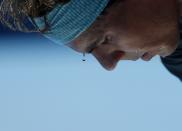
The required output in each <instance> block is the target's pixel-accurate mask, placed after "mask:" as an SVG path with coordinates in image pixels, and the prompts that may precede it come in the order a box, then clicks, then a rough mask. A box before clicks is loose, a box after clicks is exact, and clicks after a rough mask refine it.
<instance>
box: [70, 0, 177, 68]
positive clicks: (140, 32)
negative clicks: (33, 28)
mask: <svg viewBox="0 0 182 131" xmlns="http://www.w3.org/2000/svg"><path fill="white" fill-rule="evenodd" d="M111 1H112V2H111V3H112V5H111V6H109V7H108V8H106V9H105V11H104V14H103V15H101V16H99V17H98V18H97V20H96V21H95V22H94V23H93V24H92V25H91V26H90V27H89V28H88V29H87V30H86V31H84V32H83V33H82V34H81V35H80V36H79V37H77V38H76V39H75V40H73V41H72V42H71V43H69V44H68V46H69V47H71V48H73V49H74V50H76V51H78V52H81V53H92V54H93V55H94V56H95V57H96V59H97V60H98V61H99V62H100V64H101V65H102V66H103V67H104V68H106V69H107V70H112V69H114V67H115V66H116V64H117V62H118V61H119V60H137V59H138V58H142V59H143V60H150V59H151V58H152V57H154V56H155V55H160V56H162V57H165V56H168V55H170V54H171V53H172V52H174V50H175V49H176V47H177V43H178V36H179V35H178V17H179V12H178V6H177V5H178V4H177V1H175V0H160V1H153V0H140V1H139V0H111ZM111 3H110V4H111Z"/></svg>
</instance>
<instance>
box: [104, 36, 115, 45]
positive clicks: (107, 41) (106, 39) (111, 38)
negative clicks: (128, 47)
mask: <svg viewBox="0 0 182 131" xmlns="http://www.w3.org/2000/svg"><path fill="white" fill-rule="evenodd" d="M112 41H113V37H112V36H111V35H107V36H106V37H105V39H104V41H103V43H102V44H104V45H105V44H108V43H111V42H112Z"/></svg>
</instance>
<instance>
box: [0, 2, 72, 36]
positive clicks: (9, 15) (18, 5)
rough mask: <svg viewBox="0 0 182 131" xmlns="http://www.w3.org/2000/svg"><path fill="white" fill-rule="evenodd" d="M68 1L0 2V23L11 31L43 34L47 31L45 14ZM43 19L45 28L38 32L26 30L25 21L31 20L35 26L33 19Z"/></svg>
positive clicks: (47, 25) (37, 30)
mask: <svg viewBox="0 0 182 131" xmlns="http://www.w3.org/2000/svg"><path fill="white" fill-rule="evenodd" d="M69 1H70V0H2V1H1V2H0V22H1V23H2V24H3V25H4V26H7V27H9V28H10V29H11V30H13V31H21V32H42V33H43V32H45V31H47V30H48V29H49V23H48V22H47V14H48V13H49V12H50V11H51V10H52V9H54V8H55V7H56V6H57V5H58V4H66V3H68V2H69ZM42 16H43V17H44V21H45V25H46V26H45V27H44V29H42V30H40V29H39V28H38V27H36V29H33V30H32V29H28V26H27V24H26V23H25V21H26V19H27V18H28V17H29V18H31V20H32V21H31V22H33V23H34V25H36V24H35V21H34V20H33V18H35V17H42Z"/></svg>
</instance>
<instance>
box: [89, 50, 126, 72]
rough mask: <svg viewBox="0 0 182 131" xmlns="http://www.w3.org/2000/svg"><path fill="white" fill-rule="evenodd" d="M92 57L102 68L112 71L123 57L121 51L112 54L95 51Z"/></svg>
mask: <svg viewBox="0 0 182 131" xmlns="http://www.w3.org/2000/svg"><path fill="white" fill-rule="evenodd" d="M92 54H93V56H94V57H95V58H96V59H97V60H98V62H99V63H100V64H101V65H102V67H104V68H105V69H106V70H108V71H111V70H113V69H114V68H115V67H116V65H117V63H118V61H119V60H121V59H122V57H123V56H124V52H123V51H114V52H110V53H107V52H104V51H103V50H99V48H98V49H95V50H94V51H93V52H92Z"/></svg>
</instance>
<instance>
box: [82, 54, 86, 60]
mask: <svg viewBox="0 0 182 131" xmlns="http://www.w3.org/2000/svg"><path fill="white" fill-rule="evenodd" d="M82 61H86V60H85V53H83V59H82Z"/></svg>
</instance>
